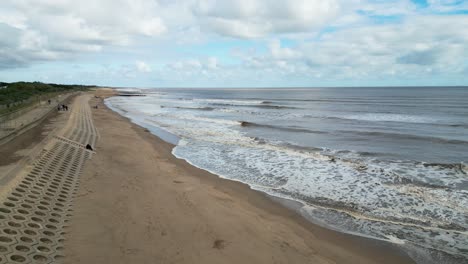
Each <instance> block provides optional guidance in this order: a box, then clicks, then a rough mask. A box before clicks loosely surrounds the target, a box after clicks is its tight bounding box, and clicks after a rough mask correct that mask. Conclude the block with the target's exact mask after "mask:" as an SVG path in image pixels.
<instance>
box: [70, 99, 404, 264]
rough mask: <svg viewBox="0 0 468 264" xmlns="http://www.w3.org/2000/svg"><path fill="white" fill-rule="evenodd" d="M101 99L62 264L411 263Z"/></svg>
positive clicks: (97, 100) (392, 251)
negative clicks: (196, 158)
mask: <svg viewBox="0 0 468 264" xmlns="http://www.w3.org/2000/svg"><path fill="white" fill-rule="evenodd" d="M101 95H102V94H101ZM100 100H101V99H96V98H95V99H93V100H92V101H91V102H90V104H91V105H96V104H99V108H98V109H93V118H94V123H95V125H96V127H97V128H98V130H99V133H100V135H101V138H100V139H99V141H98V143H97V146H96V148H95V150H96V155H94V156H93V159H91V160H90V161H88V162H87V163H86V166H85V170H84V172H83V174H82V176H81V180H80V188H79V191H78V193H77V196H76V198H75V201H74V212H73V216H72V217H71V219H70V221H69V226H68V227H67V228H66V235H65V256H66V257H65V259H64V262H65V263H86V264H89V263H316V264H319V263H413V262H412V261H411V260H410V259H409V258H408V257H407V256H405V255H404V254H402V253H401V252H399V251H398V250H395V249H394V248H392V247H389V246H387V245H382V244H381V243H376V242H373V241H372V240H367V239H361V238H357V237H354V236H350V235H345V234H341V233H338V232H334V231H330V230H327V229H324V228H321V227H319V226H316V225H313V224H312V223H309V222H308V221H306V220H305V219H303V218H302V217H301V216H299V215H298V214H297V213H296V212H294V211H293V210H290V209H288V208H286V207H284V206H282V205H280V204H278V203H277V202H274V201H273V200H271V199H270V198H268V197H267V196H266V195H264V194H262V193H260V192H257V191H253V190H251V189H250V188H249V187H248V186H247V185H244V184H242V183H238V182H233V181H229V180H224V179H221V178H219V177H217V176H216V175H213V174H210V173H208V172H206V171H203V170H200V169H197V168H195V167H193V166H191V165H190V164H188V163H186V162H185V161H183V160H179V159H177V158H175V157H174V156H172V154H171V150H172V148H173V146H172V145H171V144H169V143H166V142H164V141H162V140H161V139H159V138H158V137H156V136H154V135H152V134H151V133H149V132H148V131H147V130H146V129H144V128H141V127H139V126H137V125H134V124H132V123H130V122H129V120H127V119H126V118H123V117H121V116H119V115H118V114H116V113H114V112H113V111H111V110H110V109H108V108H106V107H104V105H103V104H102V103H100Z"/></svg>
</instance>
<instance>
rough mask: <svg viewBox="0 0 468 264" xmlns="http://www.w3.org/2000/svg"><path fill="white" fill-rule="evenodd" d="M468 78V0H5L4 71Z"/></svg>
mask: <svg viewBox="0 0 468 264" xmlns="http://www.w3.org/2000/svg"><path fill="white" fill-rule="evenodd" d="M18 80H27V81H43V82H55V83H83V84H98V85H111V86H120V87H123V86H125V87H271V86H280V87H285V86H301V87H304V86H307V87H310V86H394V85H468V0H467V1H463V0H394V1H391V0H237V1H234V0H80V1H77V0H1V2H0V81H18Z"/></svg>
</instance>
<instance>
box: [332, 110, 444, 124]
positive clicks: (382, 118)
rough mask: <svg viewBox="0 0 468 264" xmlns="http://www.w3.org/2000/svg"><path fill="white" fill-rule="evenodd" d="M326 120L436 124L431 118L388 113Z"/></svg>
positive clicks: (334, 117)
mask: <svg viewBox="0 0 468 264" xmlns="http://www.w3.org/2000/svg"><path fill="white" fill-rule="evenodd" d="M324 118H327V119H342V120H360V121H369V122H399V123H422V124H424V123H429V124H432V123H434V124H435V123H437V121H438V120H436V119H434V118H432V117H426V116H417V115H401V114H390V113H368V114H360V115H343V116H326V117H324Z"/></svg>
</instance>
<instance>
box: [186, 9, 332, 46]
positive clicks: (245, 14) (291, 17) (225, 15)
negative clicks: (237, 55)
mask: <svg viewBox="0 0 468 264" xmlns="http://www.w3.org/2000/svg"><path fill="white" fill-rule="evenodd" d="M339 11H340V5H339V3H338V1H336V0H289V1H287V0H277V1H268V0H243V1H218V0H205V1H198V3H197V4H196V5H195V7H194V13H195V14H196V16H197V17H198V18H199V19H200V21H201V25H202V26H203V27H204V28H206V29H208V30H214V31H215V32H217V33H218V34H221V35H227V36H232V37H241V38H257V37H263V36H266V35H269V34H274V33H297V32H309V31H311V30H316V29H318V28H319V27H320V26H323V25H325V23H327V22H329V21H330V20H332V19H333V18H335V17H336V16H337V14H338V13H339Z"/></svg>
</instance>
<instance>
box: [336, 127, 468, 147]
mask: <svg viewBox="0 0 468 264" xmlns="http://www.w3.org/2000/svg"><path fill="white" fill-rule="evenodd" d="M337 132H340V133H344V134H355V135H362V136H378V137H385V138H394V139H411V140H420V141H424V142H425V143H426V144H427V143H443V144H463V145H467V144H468V141H465V140H460V139H448V138H441V137H433V136H423V135H411V134H400V133H391V132H381V131H358V130H338V131H337Z"/></svg>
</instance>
